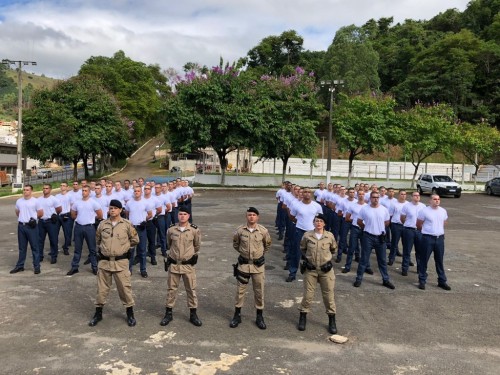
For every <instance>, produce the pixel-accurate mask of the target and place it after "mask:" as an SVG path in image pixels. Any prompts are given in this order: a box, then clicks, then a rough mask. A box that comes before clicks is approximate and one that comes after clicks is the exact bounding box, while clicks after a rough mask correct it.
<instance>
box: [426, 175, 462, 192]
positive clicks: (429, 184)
mask: <svg viewBox="0 0 500 375" xmlns="http://www.w3.org/2000/svg"><path fill="white" fill-rule="evenodd" d="M417 190H418V192H419V193H420V194H424V193H429V194H438V195H453V196H455V198H460V196H461V195H462V187H461V186H460V185H459V184H458V183H457V182H456V181H455V180H454V179H452V178H451V177H450V176H447V175H443V174H427V173H424V174H421V175H420V177H419V178H418V180H417Z"/></svg>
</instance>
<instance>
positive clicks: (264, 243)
mask: <svg viewBox="0 0 500 375" xmlns="http://www.w3.org/2000/svg"><path fill="white" fill-rule="evenodd" d="M233 247H234V248H235V249H236V251H238V253H240V255H241V256H242V257H243V258H245V259H248V261H249V264H239V265H238V269H239V270H240V271H242V272H246V273H261V272H264V265H262V266H260V267H257V266H255V265H254V264H253V261H254V260H255V259H258V258H260V257H261V256H263V255H264V254H265V253H267V252H268V251H269V249H270V248H271V236H270V235H269V231H268V230H267V229H266V228H265V227H263V226H262V225H260V224H257V227H256V228H255V230H254V231H253V232H251V231H250V230H249V229H248V227H247V226H246V225H242V226H240V227H238V229H236V232H234V236H233Z"/></svg>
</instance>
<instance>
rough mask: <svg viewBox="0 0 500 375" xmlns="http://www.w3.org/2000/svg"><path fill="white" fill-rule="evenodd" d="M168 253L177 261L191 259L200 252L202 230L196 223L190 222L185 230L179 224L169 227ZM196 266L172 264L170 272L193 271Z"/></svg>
mask: <svg viewBox="0 0 500 375" xmlns="http://www.w3.org/2000/svg"><path fill="white" fill-rule="evenodd" d="M167 242H168V248H169V249H170V250H169V252H168V254H169V256H170V258H172V259H173V260H175V261H177V262H181V261H183V260H184V261H185V260H189V259H191V257H192V256H193V255H194V254H198V253H199V252H200V247H201V232H200V230H199V229H198V227H197V226H196V225H193V224H188V225H187V226H186V229H185V230H184V231H181V229H180V227H179V225H178V224H177V225H174V226H173V227H170V228H168V231H167ZM193 270H194V267H193V266H192V265H190V264H171V265H170V272H173V273H188V272H192V271H193Z"/></svg>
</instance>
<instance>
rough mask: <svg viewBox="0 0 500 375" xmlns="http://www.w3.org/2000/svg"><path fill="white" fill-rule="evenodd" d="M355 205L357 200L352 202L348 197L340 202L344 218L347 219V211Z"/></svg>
mask: <svg viewBox="0 0 500 375" xmlns="http://www.w3.org/2000/svg"><path fill="white" fill-rule="evenodd" d="M353 203H357V201H356V200H354V199H353V200H352V201H350V200H349V199H348V198H347V197H346V198H344V199H342V200H341V201H340V202H339V210H342V216H343V217H344V218H345V215H347V210H348V209H349V206H350V205H351V204H353Z"/></svg>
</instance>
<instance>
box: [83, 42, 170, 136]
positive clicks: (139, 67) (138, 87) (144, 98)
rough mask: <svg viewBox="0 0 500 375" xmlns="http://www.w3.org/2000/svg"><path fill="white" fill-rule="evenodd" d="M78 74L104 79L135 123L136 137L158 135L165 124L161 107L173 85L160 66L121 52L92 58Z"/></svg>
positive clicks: (125, 112) (125, 113) (123, 112)
mask: <svg viewBox="0 0 500 375" xmlns="http://www.w3.org/2000/svg"><path fill="white" fill-rule="evenodd" d="M79 74H86V75H91V76H94V77H96V78H99V79H101V80H102V82H103V84H104V86H105V87H106V88H107V89H108V90H109V91H110V92H111V93H112V94H113V95H114V96H115V97H116V98H117V100H118V102H119V104H120V108H121V111H122V115H123V117H125V118H126V119H127V120H128V121H132V122H133V124H134V136H135V137H136V139H138V140H139V139H144V138H145V137H148V136H152V135H156V134H157V133H158V131H159V129H160V127H161V125H162V124H164V122H165V118H164V113H163V112H162V109H163V106H164V100H165V98H166V96H168V95H169V94H168V93H169V92H170V87H169V86H168V84H167V78H166V77H165V76H164V75H163V74H162V73H161V71H160V68H159V66H158V65H150V66H147V65H146V64H144V63H142V62H137V61H134V60H132V59H130V58H129V57H127V56H125V53H124V52H123V51H118V52H116V53H115V54H114V55H113V57H104V56H96V57H91V58H90V59H88V60H87V61H86V62H85V63H84V64H83V65H82V66H81V68H80V71H79Z"/></svg>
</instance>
